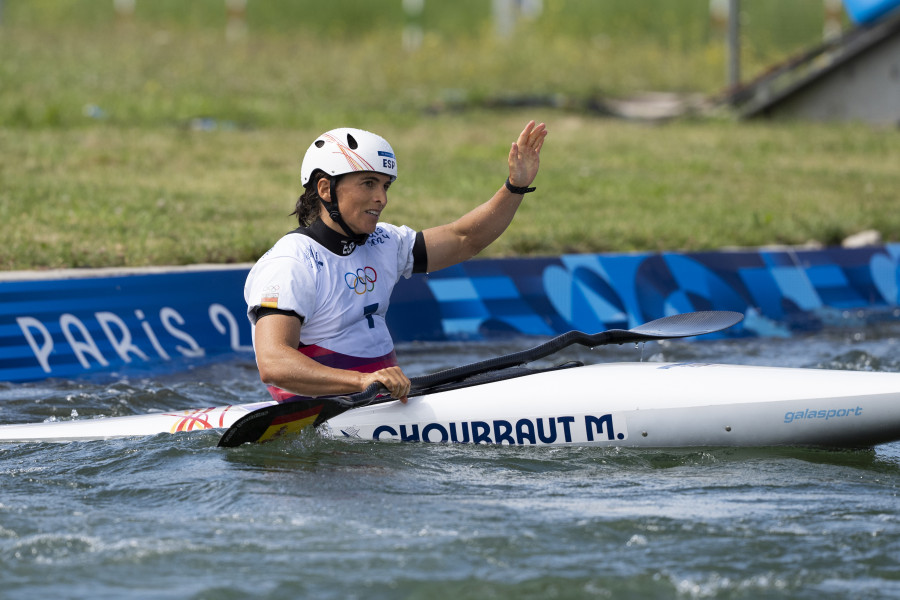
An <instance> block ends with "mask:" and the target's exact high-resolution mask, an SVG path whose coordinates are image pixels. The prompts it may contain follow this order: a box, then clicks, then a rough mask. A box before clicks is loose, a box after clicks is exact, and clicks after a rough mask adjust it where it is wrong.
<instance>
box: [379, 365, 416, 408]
mask: <svg viewBox="0 0 900 600" xmlns="http://www.w3.org/2000/svg"><path fill="white" fill-rule="evenodd" d="M373 376H374V377H375V379H376V381H378V382H379V383H381V384H382V385H383V386H384V387H386V388H387V390H388V392H390V394H391V397H392V398H397V399H399V400H400V401H401V402H404V403H405V402H406V400H407V397H408V396H409V389H410V386H411V385H412V384H411V383H410V381H409V378H408V377H407V376H406V375H404V373H403V371H402V370H401V369H400V367H388V368H386V369H381V370H380V371H376V372H375V373H373Z"/></svg>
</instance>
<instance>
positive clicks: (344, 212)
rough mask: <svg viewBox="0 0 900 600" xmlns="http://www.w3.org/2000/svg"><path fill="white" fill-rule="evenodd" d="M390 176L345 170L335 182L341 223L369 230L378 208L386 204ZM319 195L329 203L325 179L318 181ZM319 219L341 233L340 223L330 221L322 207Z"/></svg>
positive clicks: (364, 230)
mask: <svg viewBox="0 0 900 600" xmlns="http://www.w3.org/2000/svg"><path fill="white" fill-rule="evenodd" d="M389 187H391V178H390V177H389V176H387V175H384V174H382V173H375V172H371V171H363V172H359V173H348V174H347V175H344V176H343V177H341V179H340V181H338V184H337V196H338V207H339V208H340V210H341V216H343V217H344V222H345V223H347V226H348V227H350V229H352V230H353V231H354V232H355V233H372V232H374V231H375V226H376V225H377V224H378V221H379V217H380V215H381V211H383V210H384V207H385V206H387V191H388V188H389ZM318 189H319V196H321V197H322V198H323V199H325V200H326V201H328V202H331V189H330V186H329V182H328V179H327V178H326V179H321V180H319V188H318ZM321 214H322V220H323V221H324V222H325V224H326V225H328V226H329V227H331V228H332V229H334V230H335V231H339V232H341V233H343V230H342V229H341V226H340V225H338V224H337V223H335V222H334V221H332V220H331V218H330V217H329V216H328V212H327V211H326V210H325V207H322V213H321Z"/></svg>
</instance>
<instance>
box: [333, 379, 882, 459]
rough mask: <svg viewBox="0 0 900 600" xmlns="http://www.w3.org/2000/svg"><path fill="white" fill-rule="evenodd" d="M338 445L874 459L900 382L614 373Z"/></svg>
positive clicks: (382, 410)
mask: <svg viewBox="0 0 900 600" xmlns="http://www.w3.org/2000/svg"><path fill="white" fill-rule="evenodd" d="M327 425H328V427H329V428H330V430H331V434H332V435H333V436H348V437H359V438H364V439H377V440H399V441H424V442H470V443H494V444H496V443H500V444H511V445H601V446H637V447H680V446H775V445H813V446H832V447H868V446H873V445H876V444H880V443H885V442H890V441H894V440H897V439H900V373H866V372H855V371H826V370H818V369H816V370H814V369H785V368H773V367H747V366H730V365H698V364H660V363H617V364H606V365H593V366H588V367H582V368H577V369H567V370H561V371H552V372H549V373H542V374H539V375H532V376H528V377H523V378H519V379H513V380H508V381H504V382H499V383H496V384H490V385H485V386H479V387H476V388H465V389H460V390H455V391H449V392H443V393H441V394H435V395H433V396H423V397H420V398H411V399H410V400H409V403H408V404H407V405H405V406H404V405H401V404H399V403H397V402H393V403H390V404H380V405H373V406H370V407H364V408H359V409H355V410H353V411H348V412H346V413H344V414H341V415H338V416H337V417H334V418H333V419H331V420H330V421H328V423H327Z"/></svg>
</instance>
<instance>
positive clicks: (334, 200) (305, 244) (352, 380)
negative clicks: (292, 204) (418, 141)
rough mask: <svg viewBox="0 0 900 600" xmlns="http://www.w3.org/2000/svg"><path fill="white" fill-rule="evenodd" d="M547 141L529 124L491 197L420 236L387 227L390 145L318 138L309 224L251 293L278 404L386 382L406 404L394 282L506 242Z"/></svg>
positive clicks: (247, 294)
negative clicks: (390, 317) (392, 308)
mask: <svg viewBox="0 0 900 600" xmlns="http://www.w3.org/2000/svg"><path fill="white" fill-rule="evenodd" d="M546 135H547V130H546V127H545V126H544V124H543V123H541V124H540V125H535V123H534V121H531V122H529V123H528V125H526V126H525V129H523V130H522V133H520V134H519V137H518V139H517V140H516V142H515V143H513V144H512V147H511V148H510V151H509V159H508V163H509V177H508V179H507V180H506V183H505V184H504V185H502V186H501V187H500V189H499V190H497V192H496V193H495V194H494V195H493V197H492V198H491V199H490V200H488V201H487V202H485V203H484V204H482V205H480V206H478V207H477V208H475V209H474V210H472V211H470V212H468V213H466V214H465V215H463V216H462V217H460V218H459V219H457V220H455V221H453V222H452V223H447V224H446V225H440V226H438V227H432V228H429V229H425V230H423V231H420V232H415V231H413V230H412V229H410V228H409V227H405V226H399V227H398V226H395V225H391V224H389V223H383V222H381V221H380V217H381V213H382V211H384V209H385V207H386V206H387V203H388V189H389V188H390V186H391V184H392V183H393V182H394V180H395V179H396V178H397V157H396V156H395V155H394V151H393V149H392V148H391V146H390V144H388V143H387V141H385V140H384V139H383V138H381V137H380V136H378V135H375V134H374V133H370V132H367V131H363V130H360V129H349V128H344V129H335V130H332V131H329V132H327V133H324V134H322V135H321V136H319V137H318V138H317V139H316V141H315V142H313V144H312V145H311V146H310V147H309V150H307V152H306V155H305V156H304V158H303V164H302V166H301V169H300V176H301V182H302V184H303V187H304V189H305V191H304V193H303V195H302V196H301V197H300V199H299V200H298V201H297V206H296V210H295V211H294V214H296V215H297V218H298V220H299V222H300V227H299V228H298V229H296V230H294V231H293V232H291V233H289V234H287V235H285V236H284V237H283V238H281V239H280V240H279V241H278V242H276V244H275V245H274V246H273V247H272V249H271V250H269V251H268V252H267V253H266V254H265V255H263V256H262V257H261V258H260V259H259V261H258V262H257V263H256V265H254V267H253V268H252V269H251V271H250V274H249V276H248V277H247V282H246V284H245V286H244V298H245V300H246V301H247V307H248V308H247V314H248V316H249V318H250V322H251V324H252V328H253V346H254V349H255V351H256V363H257V366H258V367H259V374H260V378H261V379H262V381H263V382H264V383H265V384H267V385H268V387H269V391H270V393H271V394H272V396H273V397H274V398H275V399H276V400H279V401H284V400H287V399H289V398H290V397H292V396H295V395H299V396H309V397H316V396H325V395H338V394H351V393H354V392H359V391H362V390H364V389H366V388H367V387H368V386H369V385H371V384H372V383H376V382H379V383H381V384H383V385H384V386H385V387H386V388H387V389H388V391H389V392H390V393H391V396H392V397H394V398H398V399H400V400H402V401H404V402H405V401H406V399H407V395H408V394H409V389H410V381H409V378H408V377H406V375H404V373H403V371H402V370H401V369H400V367H399V366H398V365H397V357H396V354H395V353H394V343H393V340H392V339H391V336H390V333H389V331H388V328H387V324H386V322H385V313H386V312H387V309H388V305H389V303H390V296H391V292H392V290H393V288H394V285H395V284H396V283H397V281H399V279H400V277H407V278H408V277H410V275H412V273H425V272H433V271H437V270H439V269H443V268H445V267H449V266H452V265H455V264H457V263H460V262H462V261H465V260H468V259H470V258H472V257H473V256H475V255H476V254H478V253H479V252H481V251H482V250H484V249H485V248H486V247H487V246H488V245H489V244H491V243H492V242H493V241H494V240H496V239H497V238H498V237H499V236H500V234H502V233H503V232H504V231H505V230H506V228H507V227H508V226H509V224H510V223H511V222H512V219H513V216H514V215H515V214H516V210H518V208H519V205H520V204H521V203H522V199H523V198H524V194H526V193H528V192H530V191H533V190H534V188H530V187H528V186H530V185H531V183H532V181H534V178H535V176H536V175H537V172H538V167H539V165H540V153H541V147H542V146H543V144H544V138H545V137H546Z"/></svg>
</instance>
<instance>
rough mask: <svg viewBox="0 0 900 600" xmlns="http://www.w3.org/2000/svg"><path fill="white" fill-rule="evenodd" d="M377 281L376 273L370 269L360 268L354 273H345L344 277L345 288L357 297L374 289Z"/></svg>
mask: <svg viewBox="0 0 900 600" xmlns="http://www.w3.org/2000/svg"><path fill="white" fill-rule="evenodd" d="M377 280H378V273H376V272H375V269H373V268H372V267H360V268H359V269H357V270H356V272H355V273H347V274H346V275H344V281H345V282H346V283H347V287H349V288H350V289H351V290H353V291H354V292H356V293H357V294H359V295H362V294H365V293H366V292H371V291H373V290H374V289H375V282H376V281H377Z"/></svg>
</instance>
